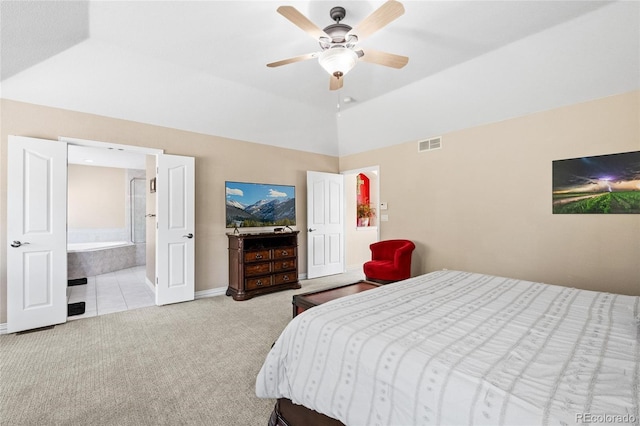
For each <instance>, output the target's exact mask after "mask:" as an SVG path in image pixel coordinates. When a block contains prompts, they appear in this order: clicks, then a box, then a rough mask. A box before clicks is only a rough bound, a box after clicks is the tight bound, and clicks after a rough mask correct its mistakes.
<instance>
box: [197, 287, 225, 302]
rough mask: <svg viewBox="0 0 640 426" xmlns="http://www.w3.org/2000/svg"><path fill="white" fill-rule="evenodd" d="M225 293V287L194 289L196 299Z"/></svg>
mask: <svg viewBox="0 0 640 426" xmlns="http://www.w3.org/2000/svg"><path fill="white" fill-rule="evenodd" d="M226 294H227V287H217V288H212V289H211V290H202V291H196V300H198V299H204V298H205V297H214V296H224V295H226Z"/></svg>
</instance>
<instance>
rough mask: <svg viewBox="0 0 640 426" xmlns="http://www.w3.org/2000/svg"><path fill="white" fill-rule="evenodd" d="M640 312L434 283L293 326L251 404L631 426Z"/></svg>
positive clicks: (441, 276)
mask: <svg viewBox="0 0 640 426" xmlns="http://www.w3.org/2000/svg"><path fill="white" fill-rule="evenodd" d="M639 305H640V297H632V296H623V295H615V294H609V293H599V292H591V291H585V290H577V289H573V288H567V287H559V286H551V285H546V284H540V283H534V282H528V281H521V280H515V279H508V278H500V277H493V276H488V275H480V274H471V273H466V272H458V271H438V272H433V273H430V274H426V275H422V276H419V277H415V278H411V279H409V280H405V281H402V282H399V283H394V284H389V285H386V286H383V287H380V288H378V289H374V290H369V291H366V292H362V293H359V294H355V295H352V296H348V297H344V298H341V299H337V300H334V301H332V302H329V303H326V304H323V305H320V306H317V307H314V308H313V309H309V310H307V311H305V312H304V313H302V314H301V315H298V316H297V317H296V318H295V319H293V320H292V321H291V322H290V323H289V325H288V326H287V327H286V329H285V330H284V331H283V333H282V335H281V336H280V337H279V338H278V340H277V342H276V344H275V345H274V347H273V348H272V349H271V351H270V352H269V355H268V356H267V359H266V360H265V363H264V365H263V366H262V369H261V371H260V373H259V375H258V378H257V381H256V394H257V395H258V396H259V397H263V398H281V397H284V398H289V399H291V400H292V401H293V402H294V403H296V404H302V405H305V406H306V407H309V408H313V409H314V410H316V411H319V412H321V413H324V414H326V415H328V416H330V417H333V418H336V419H338V420H340V421H342V422H343V423H345V424H346V425H367V426H369V425H383V426H388V425H422V424H442V425H454V424H456V425H457V424H461V425H471V424H474V425H475V424H487V425H495V424H504V425H518V424H521V425H545V424H550V425H565V424H582V423H589V422H592V423H593V424H600V423H610V424H611V423H617V424H635V425H638V424H639V423H640V413H639V404H640V402H639V387H640V385H639V381H640V379H639V377H640V324H639V322H638V321H639V319H640V318H639Z"/></svg>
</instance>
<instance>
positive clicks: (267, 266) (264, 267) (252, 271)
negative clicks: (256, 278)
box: [244, 262, 272, 276]
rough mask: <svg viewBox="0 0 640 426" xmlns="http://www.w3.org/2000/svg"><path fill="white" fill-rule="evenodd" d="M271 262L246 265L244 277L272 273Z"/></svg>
mask: <svg viewBox="0 0 640 426" xmlns="http://www.w3.org/2000/svg"><path fill="white" fill-rule="evenodd" d="M271 267H272V263H271V262H260V263H246V264H245V265H244V274H245V275H246V276H253V275H264V274H269V273H271V272H272V269H271Z"/></svg>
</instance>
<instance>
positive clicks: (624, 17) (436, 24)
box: [0, 1, 640, 155]
mask: <svg viewBox="0 0 640 426" xmlns="http://www.w3.org/2000/svg"><path fill="white" fill-rule="evenodd" d="M382 3H383V2H381V1H343V2H336V1H330V2H329V1H283V2H279V1H277V2H274V1H189V2H186V1H88V2H87V1H3V2H2V9H1V12H2V14H1V15H0V17H1V19H2V22H1V24H2V25H1V26H2V34H1V35H2V45H1V51H0V54H1V62H0V69H1V76H2V87H1V90H2V97H3V98H7V99H15V100H20V101H25V102H32V103H36V104H43V105H50V106H54V107H59V108H66V109H71V110H76V111H83V112H89V113H94V114H99V115H105V116H109V117H116V118H123V119H127V120H133V121H140V122H145V123H151V124H156V125H161V126H167V127H175V128H179V129H185V130H190V131H195V132H200V133H205V134H212V135H218V136H224V137H228V138H232V139H239V140H246V141H251V142H257V143H266V144H271V145H276V146H281V147H286V148H294V149H300V150H306V151H311V152H319V153H325V154H329V155H348V154H351V153H355V152H360V151H365V150H368V149H374V148H378V147H381V146H386V145H391V144H396V143H402V142H407V141H411V140H418V139H420V138H426V137H430V136H434V135H438V134H442V133H446V132H450V131H454V130H458V129H462V128H466V127H470V126H473V125H478V124H483V123H486V122H492V121H498V120H503V119H505V118H509V117H513V116H518V115H523V114H528V113H532V112H536V111H540V110H544V109H549V108H553V107H555V106H559V105H568V104H572V103H576V102H581V101H586V100H589V99H594V98H598V97H603V96H608V95H611V94H616V93H623V92H626V91H630V90H634V89H638V88H639V87H640V53H639V52H640V41H639V40H640V30H639V28H640V3H638V2H609V1H607V2H598V1H403V2H402V3H403V5H404V7H405V9H406V12H405V14H404V15H403V16H401V17H399V18H398V19H397V20H395V21H393V22H391V23H390V24H389V25H387V26H386V27H384V28H383V29H381V30H380V31H378V32H377V33H375V34H374V35H372V36H371V37H369V38H368V39H366V40H364V41H363V42H362V44H361V47H362V48H363V49H366V48H367V47H370V48H373V49H376V50H382V51H387V52H391V53H396V54H400V55H405V56H408V57H409V58H410V59H409V63H408V65H407V66H406V67H404V68H402V69H399V70H397V69H392V68H387V67H383V66H379V65H373V64H370V63H364V62H361V63H358V64H357V66H356V67H355V68H354V69H353V70H352V71H351V72H350V73H349V74H348V75H347V76H346V77H345V83H344V87H343V88H342V89H341V90H338V91H329V87H328V86H329V76H328V74H327V73H326V72H325V71H324V70H323V69H322V68H321V67H320V66H319V64H318V63H317V61H315V60H309V61H304V62H299V63H294V64H290V65H286V66H283V67H279V68H267V67H266V64H267V63H269V62H274V61H277V60H280V59H285V58H289V57H292V56H297V55H301V54H305V53H311V52H316V51H318V50H319V46H318V43H317V42H316V41H315V40H313V38H311V37H309V35H308V34H305V33H304V32H303V31H301V30H300V28H297V27H296V26H295V25H293V24H292V23H291V22H289V21H288V20H286V19H284V18H283V17H282V16H281V15H279V14H278V13H276V9H277V7H278V6H280V5H283V4H288V5H293V6H294V7H295V8H296V9H298V10H299V11H300V12H301V13H302V14H304V15H306V16H307V17H308V18H309V19H310V20H311V21H312V22H314V23H315V24H316V25H317V26H319V27H320V28H323V27H325V26H326V25H329V24H331V23H333V22H332V21H331V18H330V17H329V10H330V9H331V7H333V6H336V5H340V6H343V7H344V8H345V9H346V17H345V19H344V21H343V22H344V23H346V24H349V25H351V26H355V25H356V24H357V23H358V22H360V21H362V20H363V19H364V18H365V17H366V16H368V15H369V14H370V13H372V12H373V11H374V10H376V9H377V8H378V7H380V6H381V5H382ZM365 51H366V50H365ZM348 101H349V102H348ZM67 136H73V135H67Z"/></svg>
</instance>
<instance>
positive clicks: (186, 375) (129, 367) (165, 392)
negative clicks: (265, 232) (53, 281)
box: [0, 272, 363, 426]
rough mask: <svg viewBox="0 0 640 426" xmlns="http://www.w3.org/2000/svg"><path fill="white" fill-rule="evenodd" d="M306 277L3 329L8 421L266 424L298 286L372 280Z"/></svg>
mask: <svg viewBox="0 0 640 426" xmlns="http://www.w3.org/2000/svg"><path fill="white" fill-rule="evenodd" d="M362 278H363V277H362V275H361V273H360V272H353V273H348V274H340V275H334V276H331V277H324V278H320V279H315V280H307V281H303V282H302V289H300V290H295V291H292V290H286V291H282V292H278V293H273V294H269V295H264V296H259V297H255V298H253V299H251V300H248V301H243V302H236V301H233V300H232V299H231V298H230V297H226V296H217V297H210V298H206V299H200V300H196V301H193V302H187V303H180V304H175V305H168V306H162V307H156V306H154V307H150V308H142V309H137V310H132V311H127V312H120V313H114V314H108V315H103V316H98V317H92V318H87V319H80V320H75V321H70V322H67V323H66V324H62V325H58V326H56V327H54V328H53V329H50V330H42V331H37V332H32V333H27V334H22V335H16V334H9V335H2V336H0V424H2V425H5V424H6V425H227V426H234V425H256V426H258V425H266V424H267V421H268V418H269V414H270V413H271V410H272V408H273V403H274V401H273V400H262V399H259V398H257V397H256V396H255V392H254V385H255V378H256V375H257V373H258V371H259V369H260V367H261V365H262V362H263V360H264V358H265V356H266V354H267V352H268V351H269V348H270V347H271V344H272V343H273V342H274V340H275V339H276V338H277V337H278V335H279V334H280V332H281V331H282V329H283V328H284V327H285V326H286V324H287V323H288V322H289V321H290V319H291V312H292V305H291V298H292V296H293V295H294V294H296V293H302V292H308V291H314V290H317V289H321V288H326V287H331V286H335V285H339V284H346V283H349V282H355V281H357V280H359V279H362Z"/></svg>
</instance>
